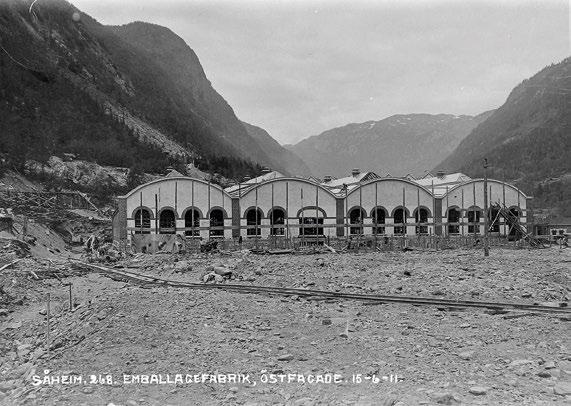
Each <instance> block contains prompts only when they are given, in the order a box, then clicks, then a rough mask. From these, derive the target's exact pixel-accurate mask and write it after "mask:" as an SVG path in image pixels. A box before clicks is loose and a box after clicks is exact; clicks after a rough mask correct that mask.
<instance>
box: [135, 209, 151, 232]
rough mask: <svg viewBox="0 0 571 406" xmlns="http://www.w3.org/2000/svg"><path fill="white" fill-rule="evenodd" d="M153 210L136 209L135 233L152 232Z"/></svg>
mask: <svg viewBox="0 0 571 406" xmlns="http://www.w3.org/2000/svg"><path fill="white" fill-rule="evenodd" d="M150 228H151V212H150V211H149V210H148V209H145V208H141V209H137V211H135V234H150V232H151V231H150Z"/></svg>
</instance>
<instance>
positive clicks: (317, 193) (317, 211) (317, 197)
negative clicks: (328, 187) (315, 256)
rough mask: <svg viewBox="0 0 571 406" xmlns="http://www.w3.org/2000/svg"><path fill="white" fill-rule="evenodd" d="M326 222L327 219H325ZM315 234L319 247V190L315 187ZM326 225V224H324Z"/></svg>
mask: <svg viewBox="0 0 571 406" xmlns="http://www.w3.org/2000/svg"><path fill="white" fill-rule="evenodd" d="M323 221H324V222H325V218H324V219H323ZM315 225H316V226H317V227H316V228H315V234H316V236H317V245H319V188H318V187H317V185H315ZM324 225H325V224H324Z"/></svg>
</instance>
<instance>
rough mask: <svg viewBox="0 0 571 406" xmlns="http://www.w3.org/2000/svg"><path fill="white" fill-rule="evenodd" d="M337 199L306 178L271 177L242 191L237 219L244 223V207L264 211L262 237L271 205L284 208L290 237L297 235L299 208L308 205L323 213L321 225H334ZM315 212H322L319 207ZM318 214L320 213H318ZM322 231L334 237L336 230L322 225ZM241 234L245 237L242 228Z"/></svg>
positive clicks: (264, 234)
mask: <svg viewBox="0 0 571 406" xmlns="http://www.w3.org/2000/svg"><path fill="white" fill-rule="evenodd" d="M302 191H303V192H302ZM336 200H337V199H336V198H335V196H333V195H332V194H331V193H330V192H329V191H328V190H327V189H324V188H323V187H321V186H319V185H316V184H314V183H312V182H309V181H304V180H302V179H294V178H278V179H272V180H270V181H268V182H264V183H261V184H260V185H259V186H257V187H254V188H251V189H249V190H248V191H246V192H245V193H243V194H242V197H241V198H240V209H241V215H240V217H241V221H240V222H241V225H242V226H246V217H245V216H246V210H248V208H252V207H256V206H257V207H258V208H260V210H262V213H263V218H262V228H261V234H262V235H261V236H262V238H265V237H267V236H269V233H270V219H269V213H270V210H271V209H272V207H273V206H279V207H281V208H282V209H284V210H285V211H286V216H287V218H288V220H289V226H290V227H289V236H290V237H297V236H298V235H299V217H298V214H299V212H300V211H301V210H302V208H308V207H311V209H309V212H311V211H312V210H314V209H315V206H316V204H318V206H319V208H320V209H321V210H323V211H324V212H325V217H324V225H328V224H329V225H333V224H335V223H336V216H337V207H336V206H337V203H336ZM272 205H273V206H272ZM318 211H319V212H320V213H321V211H320V210H318ZM306 213H307V211H306ZM319 217H323V215H322V214H320V215H319ZM323 231H324V235H326V236H327V235H331V236H335V233H336V232H335V228H328V227H324V230H323ZM242 235H243V236H246V231H245V230H242Z"/></svg>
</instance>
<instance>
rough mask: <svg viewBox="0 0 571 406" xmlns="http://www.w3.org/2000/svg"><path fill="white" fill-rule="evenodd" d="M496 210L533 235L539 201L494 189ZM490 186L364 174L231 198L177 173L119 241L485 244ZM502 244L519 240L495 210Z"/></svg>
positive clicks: (140, 207) (234, 191)
mask: <svg viewBox="0 0 571 406" xmlns="http://www.w3.org/2000/svg"><path fill="white" fill-rule="evenodd" d="M487 182H488V201H489V204H490V205H492V204H499V205H500V206H502V207H506V208H507V209H509V210H510V211H511V212H512V213H513V214H514V215H516V216H517V217H518V218H519V220H520V223H521V224H522V225H524V226H525V224H526V223H527V219H528V218H531V213H529V210H528V205H529V200H530V199H531V198H530V197H528V196H526V195H525V194H524V193H523V192H522V191H521V190H519V189H517V188H516V187H515V186H513V185H510V184H508V183H505V182H501V181H497V180H492V179H488V181H487ZM483 208H484V181H483V179H471V178H469V177H467V176H466V175H463V174H451V175H440V176H436V177H433V176H426V177H424V178H422V179H414V178H412V177H410V176H409V177H407V178H394V177H379V176H377V175H376V174H374V173H372V172H367V173H360V172H359V171H358V170H354V171H353V173H352V175H351V176H348V177H346V178H341V179H333V178H331V177H326V178H325V179H324V181H323V182H318V181H316V180H314V179H304V178H297V177H286V176H282V175H281V174H279V173H277V172H271V173H269V174H265V175H263V176H261V177H259V178H256V179H251V180H248V181H246V182H243V183H241V184H238V185H234V186H232V187H229V188H226V189H223V188H221V187H220V186H218V185H216V184H213V183H210V182H208V181H205V180H202V179H195V178H190V177H185V176H180V174H178V173H171V174H169V175H167V176H166V177H164V178H161V179H157V180H154V181H152V182H149V183H146V184H144V185H141V186H139V187H137V188H135V189H133V190H132V191H130V192H129V193H128V194H126V195H125V196H121V197H119V198H118V209H117V211H116V213H115V215H114V218H113V235H114V239H115V240H117V241H126V242H128V241H130V240H131V239H132V238H133V236H134V235H137V234H178V235H180V236H181V237H185V238H196V239H202V240H207V239H212V238H223V239H230V238H240V237H242V238H243V239H244V238H268V237H276V238H282V237H284V238H299V237H301V238H307V239H315V238H320V237H346V236H374V235H383V236H394V235H400V236H415V235H448V236H455V235H471V234H473V235H476V236H477V235H479V234H483V232H484V217H483V216H484V210H483ZM488 215H489V224H490V232H491V233H492V235H494V234H495V235H509V234H510V229H509V226H508V225H507V224H506V223H505V222H504V220H503V218H501V216H498V213H497V210H495V209H494V208H491V209H490V210H489V213H488Z"/></svg>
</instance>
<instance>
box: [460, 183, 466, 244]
mask: <svg viewBox="0 0 571 406" xmlns="http://www.w3.org/2000/svg"><path fill="white" fill-rule="evenodd" d="M465 214H466V213H465V210H464V187H462V208H461V209H460V218H461V221H462V223H461V224H462V236H464V216H465Z"/></svg>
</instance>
